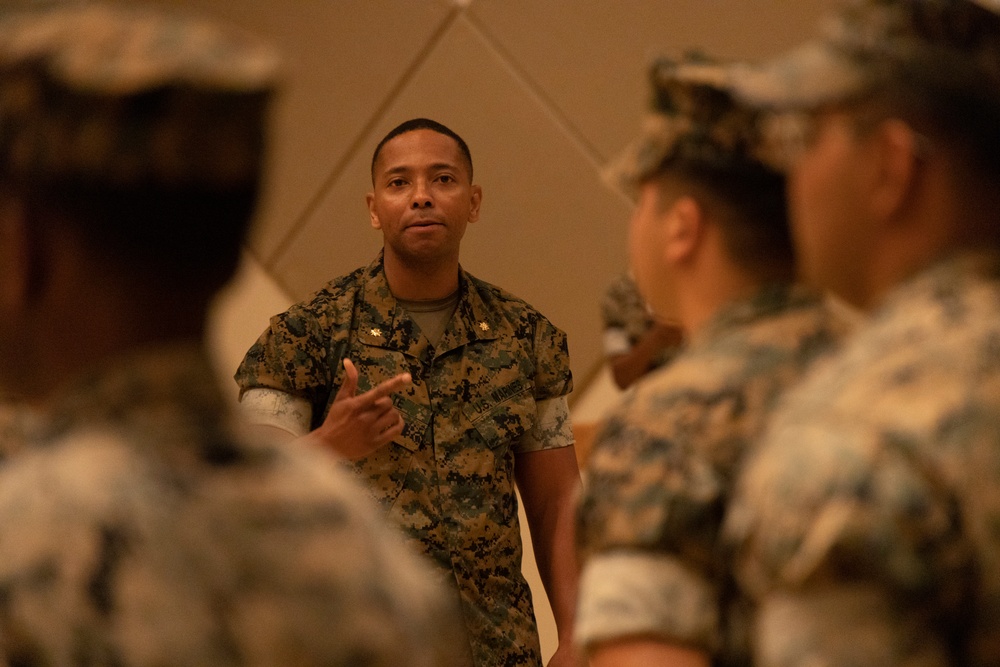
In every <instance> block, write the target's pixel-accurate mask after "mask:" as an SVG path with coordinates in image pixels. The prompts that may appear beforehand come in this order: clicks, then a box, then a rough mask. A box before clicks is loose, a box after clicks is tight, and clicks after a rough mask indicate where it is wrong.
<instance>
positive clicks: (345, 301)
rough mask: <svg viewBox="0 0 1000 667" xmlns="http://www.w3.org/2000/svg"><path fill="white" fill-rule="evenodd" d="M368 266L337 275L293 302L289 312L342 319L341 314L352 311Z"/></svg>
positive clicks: (335, 319) (334, 320) (335, 320)
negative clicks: (296, 301)
mask: <svg viewBox="0 0 1000 667" xmlns="http://www.w3.org/2000/svg"><path fill="white" fill-rule="evenodd" d="M366 274H367V268H366V267H361V268H358V269H355V270H354V271H351V272H350V273H346V274H344V275H342V276H337V277H336V278H334V279H333V280H331V281H330V282H328V283H327V284H326V285H324V286H323V287H321V288H319V289H318V290H316V291H315V292H313V293H312V294H310V295H309V296H307V297H306V298H304V299H302V300H301V301H299V302H298V303H295V304H293V305H292V306H291V307H290V308H289V309H288V312H289V313H293V312H294V313H296V314H301V315H312V316H314V317H316V318H317V319H327V320H332V321H333V322H337V321H340V319H341V318H340V317H339V314H340V313H343V312H345V311H347V312H350V311H351V310H352V309H353V308H354V302H355V300H356V299H357V296H358V293H359V292H360V291H361V289H362V286H363V284H364V282H365V278H366Z"/></svg>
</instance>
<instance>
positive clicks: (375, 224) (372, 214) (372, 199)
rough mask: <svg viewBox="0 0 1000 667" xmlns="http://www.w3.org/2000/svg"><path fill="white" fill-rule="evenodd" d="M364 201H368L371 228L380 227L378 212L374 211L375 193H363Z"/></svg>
mask: <svg viewBox="0 0 1000 667" xmlns="http://www.w3.org/2000/svg"><path fill="white" fill-rule="evenodd" d="M365 202H367V203H368V217H370V218H371V220H372V229H382V222H381V221H380V220H379V219H378V213H376V212H375V193H374V192H369V193H368V194H367V195H365Z"/></svg>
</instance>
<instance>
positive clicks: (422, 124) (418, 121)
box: [371, 118, 472, 185]
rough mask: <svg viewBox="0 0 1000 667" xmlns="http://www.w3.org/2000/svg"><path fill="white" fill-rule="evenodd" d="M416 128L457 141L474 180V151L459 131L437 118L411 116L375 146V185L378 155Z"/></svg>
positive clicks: (373, 154)
mask: <svg viewBox="0 0 1000 667" xmlns="http://www.w3.org/2000/svg"><path fill="white" fill-rule="evenodd" d="M414 130H431V131H432V132H437V133H438V134H443V135H444V136H446V137H451V138H452V139H454V140H455V143H456V144H458V150H459V151H460V152H461V153H462V156H463V157H464V158H465V162H466V165H467V166H468V168H469V181H472V152H471V151H469V145H468V144H466V143H465V139H463V138H462V137H460V136H458V133H457V132H455V131H454V130H452V129H451V128H450V127H448V126H447V125H443V124H442V123H439V122H437V121H436V120H431V119H430V118H411V119H410V120H408V121H405V122H402V123H400V124H399V125H397V126H396V127H394V128H392V129H391V130H389V133H388V134H386V135H385V136H384V137H382V141H380V142H378V145H377V146H375V152H373V153H372V165H371V172H372V184H373V185H374V184H375V163H376V162H378V157H379V155H381V154H382V148H383V147H384V146H385V145H386V144H387V143H389V141H391V140H392V139H395V138H396V137H398V136H399V135H401V134H406V133H407V132H413V131H414Z"/></svg>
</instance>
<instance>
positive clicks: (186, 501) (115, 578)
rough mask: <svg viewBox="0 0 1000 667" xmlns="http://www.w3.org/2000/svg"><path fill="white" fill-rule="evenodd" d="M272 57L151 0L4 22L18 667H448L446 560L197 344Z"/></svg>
mask: <svg viewBox="0 0 1000 667" xmlns="http://www.w3.org/2000/svg"><path fill="white" fill-rule="evenodd" d="M276 64H277V61H276V59H275V56H274V54H273V53H272V52H271V50H270V49H269V48H267V47H264V46H263V45H260V44H259V43H257V42H256V41H255V40H252V39H250V38H248V37H247V36H245V35H242V34H241V33H234V32H230V31H227V30H224V29H221V28H218V27H215V26H213V25H211V24H207V23H205V22H202V21H199V20H196V19H193V18H189V17H186V16H181V15H168V14H161V13H157V12H153V11H150V10H146V9H142V8H136V7H131V8H121V7H119V8H110V7H104V6H101V5H96V4H88V5H85V6H73V7H68V8H54V9H48V10H34V11H29V10H24V11H19V12H15V13H10V12H6V11H5V12H4V13H2V15H0V200H2V209H3V215H2V216H0V285H2V286H3V295H4V296H3V299H0V393H3V394H4V395H5V396H6V395H8V392H9V395H10V396H11V397H12V399H13V400H15V401H21V400H24V401H25V403H30V404H31V406H32V413H31V415H30V419H28V418H24V419H22V418H14V419H11V420H10V422H9V426H10V427H9V428H5V429H4V430H3V431H0V437H2V438H4V440H5V442H3V443H0V445H2V446H0V450H2V451H3V453H4V457H3V459H2V460H0V591H2V595H0V662H2V663H3V664H8V665H69V664H77V665H120V666H143V665H144V666H148V667H152V666H154V665H262V666H263V665H317V666H319V665H323V666H325V667H329V666H332V665H340V666H342V667H349V666H350V667H355V666H357V665H372V666H374V665H383V666H384V667H394V666H397V665H403V664H406V665H410V664H420V665H427V666H432V665H449V666H450V665H454V664H456V663H455V658H456V656H455V655H453V654H452V652H451V650H450V649H449V648H448V646H449V645H450V644H451V643H453V638H452V637H450V636H448V635H447V632H446V631H444V632H443V631H442V630H441V629H440V627H439V623H440V622H441V621H440V619H441V618H445V619H447V618H449V617H450V616H451V615H453V614H457V609H456V608H453V607H452V606H451V605H450V604H449V603H448V601H447V599H446V597H445V596H444V593H443V591H441V590H438V589H436V588H435V587H434V586H433V584H432V583H431V580H432V575H431V571H430V568H427V567H426V566H425V565H424V564H423V563H418V562H417V561H416V557H414V556H409V555H407V554H406V553H405V549H404V548H403V547H402V540H401V539H400V538H399V536H397V535H395V534H393V533H391V532H390V531H388V530H387V529H386V528H385V527H384V526H383V525H382V523H381V521H380V520H379V518H378V516H377V514H376V511H375V508H374V507H373V506H368V505H367V504H366V503H365V502H364V500H363V498H361V497H359V493H358V490H357V489H355V488H354V487H353V486H352V482H351V481H350V480H349V479H348V478H347V476H346V475H344V474H342V473H340V472H338V471H336V470H335V469H333V468H332V467H331V466H330V465H329V457H328V456H326V455H324V454H322V453H320V452H316V451H313V450H306V449H304V448H296V447H290V446H280V447H279V446H275V445H273V444H268V443H264V442H260V441H253V440H250V439H249V438H247V437H245V434H241V433H240V432H239V431H238V429H237V428H236V427H235V426H234V424H235V422H233V421H232V420H231V418H230V417H229V415H228V414H227V411H226V409H225V407H224V404H223V400H222V398H221V393H220V391H219V389H218V387H217V384H216V381H215V377H214V374H213V373H212V371H211V369H210V366H209V362H208V360H207V358H206V357H205V354H204V352H203V349H202V348H203V342H202V339H201V336H200V333H201V331H202V326H203V319H204V314H205V309H206V308H207V304H208V302H209V301H210V299H211V296H212V294H213V293H214V292H215V291H216V290H217V289H218V287H219V286H221V284H222V283H224V282H225V280H226V279H227V278H228V276H229V275H230V273H231V271H232V270H233V268H234V267H235V265H236V260H237V258H238V256H239V248H240V242H241V240H242V237H243V235H244V233H245V231H246V226H247V225H248V222H249V218H250V212H251V211H252V208H253V201H254V197H253V194H254V193H255V185H254V184H255V183H256V180H257V178H258V177H259V172H260V168H261V147H262V146H261V142H262V131H263V126H262V118H263V111H264V107H265V104H266V102H267V99H268V98H269V97H270V92H271V90H272V88H273V86H274V85H275V74H276V72H275V67H276ZM222 118H224V119H225V121H226V123H225V129H224V130H220V129H219V128H220V122H219V121H220V119H222ZM193 147H197V150H192V148H193ZM192 189H193V190H195V191H196V192H195V194H194V195H193V196H192V195H191V190H192ZM136 191H138V192H139V196H138V197H137V199H138V201H139V203H140V207H139V208H137V209H135V210H133V209H131V208H130V206H129V204H128V198H129V197H131V196H134V194H135V192H136ZM234 191H235V193H236V194H235V195H233V196H232V197H230V196H229V195H230V194H231V193H232V192H234ZM179 201H183V202H188V203H191V206H186V205H185V211H186V212H187V213H188V214H190V216H191V217H168V218H166V219H165V218H164V217H158V213H160V211H144V209H143V207H144V206H156V205H157V204H160V205H162V206H164V210H167V211H171V212H173V209H172V208H171V206H172V205H173V204H174V203H175V202H179ZM206 202H209V203H206ZM211 202H215V203H218V202H222V203H223V204H225V205H224V206H213V207H210V208H209V212H210V213H209V214H208V215H206V211H205V210H204V209H203V207H206V206H210V204H211ZM239 202H242V204H239ZM231 206H235V207H236V209H235V210H230V207H231ZM50 207H54V208H55V209H56V210H54V209H53V208H50ZM123 210H124V212H125V213H124V214H121V211H123ZM95 211H103V212H118V214H119V215H120V217H121V218H123V219H124V220H121V219H119V217H109V218H107V219H105V218H103V217H102V216H101V215H99V214H96V213H94V212H95ZM206 217H208V218H209V219H210V220H211V222H212V223H215V224H216V226H215V227H213V228H212V235H211V236H210V238H206V239H204V240H203V242H202V243H200V244H196V245H189V244H190V243H191V237H192V235H194V236H195V237H196V238H197V237H198V234H200V233H201V232H202V231H203V230H204V229H205V226H206V220H205V218H206ZM116 223H122V225H121V226H120V227H116V226H115V225H116ZM192 227H195V229H192ZM158 236H162V238H157V237H158ZM175 246H176V247H175ZM175 250H176V251H177V252H176V253H175ZM149 273H152V274H154V275H152V277H151V278H147V274H149ZM175 279H176V280H177V281H179V282H183V281H184V280H185V279H189V280H192V281H198V282H192V283H191V284H186V285H184V287H185V288H187V289H183V288H181V287H179V286H177V285H175V284H174V280H175ZM147 280H150V281H151V282H149V283H147V282H146V281H147ZM133 290H136V291H135V292H133ZM178 291H179V292H180V293H182V294H183V295H184V299H185V300H183V301H178V299H177V292H178ZM140 295H141V297H142V298H139V296H140ZM188 298H190V299H191V301H190V302H188V301H187V300H186V299H188ZM109 303H113V304H115V307H113V308H109V307H108V304H109ZM58 324H62V326H57V325H58ZM10 440H14V441H15V442H7V441H10ZM8 445H9V446H8Z"/></svg>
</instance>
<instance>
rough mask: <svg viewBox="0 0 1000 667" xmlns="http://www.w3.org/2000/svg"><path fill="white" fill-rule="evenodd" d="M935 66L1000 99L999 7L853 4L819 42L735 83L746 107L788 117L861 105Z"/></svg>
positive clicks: (932, 1)
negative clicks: (888, 84) (886, 85)
mask: <svg viewBox="0 0 1000 667" xmlns="http://www.w3.org/2000/svg"><path fill="white" fill-rule="evenodd" d="M935 64H941V66H942V67H943V68H949V70H948V71H951V72H954V73H959V72H965V73H970V72H974V73H975V75H974V76H972V75H970V76H969V78H968V79H967V80H968V82H969V85H977V86H981V87H986V88H991V89H992V90H993V91H995V95H997V96H998V97H1000V0H854V1H853V2H851V3H849V4H847V5H845V6H844V7H843V8H842V9H841V10H840V11H839V12H837V13H835V14H833V15H831V16H829V17H827V18H826V19H825V20H824V22H823V23H822V25H821V32H820V36H819V38H818V39H816V40H814V41H811V42H808V43H806V44H804V45H802V46H800V47H799V48H797V49H794V50H793V51H791V52H790V53H788V54H786V55H784V56H781V57H779V58H777V59H775V60H773V61H771V62H767V63H764V64H762V65H751V64H741V65H734V66H733V67H732V68H731V70H730V78H731V85H732V90H733V93H734V94H735V95H736V96H737V97H739V98H740V99H741V100H742V101H744V102H746V103H748V104H751V105H754V106H759V107H764V108H768V109H772V110H779V111H782V110H796V109H810V108H817V107H819V106H822V105H824V104H828V103H833V102H838V101H845V100H849V99H852V98H856V97H860V96H863V95H864V94H865V93H867V92H869V91H872V90H875V89H876V88H877V87H878V86H879V85H880V84H882V83H883V82H885V81H887V80H890V78H893V77H895V78H897V79H898V78H899V77H900V76H903V77H906V76H907V74H906V72H918V71H919V70H921V69H927V68H928V66H929V65H930V66H934V65H935ZM945 76H947V75H945ZM960 78H962V79H963V80H965V77H964V76H962V77H960Z"/></svg>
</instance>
